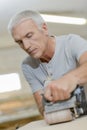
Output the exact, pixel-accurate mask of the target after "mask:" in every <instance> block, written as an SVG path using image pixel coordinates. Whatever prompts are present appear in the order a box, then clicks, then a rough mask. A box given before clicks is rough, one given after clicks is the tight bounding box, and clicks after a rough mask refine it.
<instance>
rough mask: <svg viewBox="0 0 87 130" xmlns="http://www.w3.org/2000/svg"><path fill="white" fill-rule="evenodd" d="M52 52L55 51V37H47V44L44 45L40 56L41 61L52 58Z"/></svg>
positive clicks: (47, 60)
mask: <svg viewBox="0 0 87 130" xmlns="http://www.w3.org/2000/svg"><path fill="white" fill-rule="evenodd" d="M54 52H55V37H49V39H48V45H47V47H46V51H45V53H44V56H43V57H41V58H40V60H41V62H49V61H50V60H51V59H52V57H53V55H54Z"/></svg>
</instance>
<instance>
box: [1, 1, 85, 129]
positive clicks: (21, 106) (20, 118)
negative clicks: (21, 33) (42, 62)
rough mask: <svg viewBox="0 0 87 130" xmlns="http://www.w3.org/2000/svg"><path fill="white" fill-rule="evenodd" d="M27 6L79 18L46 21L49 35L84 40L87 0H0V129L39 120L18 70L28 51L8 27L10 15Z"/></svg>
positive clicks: (26, 86)
mask: <svg viewBox="0 0 87 130" xmlns="http://www.w3.org/2000/svg"><path fill="white" fill-rule="evenodd" d="M26 9H30V10H36V11H39V12H40V13H41V14H47V15H56V16H65V17H72V18H74V17H75V18H82V19H81V20H83V23H81V24H80V19H79V20H78V22H77V21H76V23H72V24H71V23H63V22H64V20H63V21H61V22H56V21H50V20H49V21H47V24H48V27H49V32H50V34H54V35H66V34H69V33H74V34H78V35H80V36H81V37H83V38H85V39H87V0H0V130H3V129H4V130H15V129H16V128H17V127H20V126H22V125H24V124H26V123H29V122H30V121H32V120H37V119H42V117H41V116H40V114H39V112H38V110H37V106H36V104H35V101H34V98H33V96H32V91H31V88H30V86H29V85H28V83H27V82H26V80H25V78H24V76H23V73H22V71H21V62H22V60H23V59H24V58H25V57H26V56H27V54H26V53H25V52H24V51H23V50H21V49H20V48H19V47H18V45H17V44H16V43H14V41H13V39H12V37H11V36H10V34H9V33H8V30H7V26H8V22H9V20H10V18H11V17H12V16H13V15H14V14H15V13H18V12H20V11H23V10H26ZM52 19H53V18H51V20H52ZM45 20H46V19H45ZM67 21H68V22H69V20H67ZM72 21H73V20H71V22H72Z"/></svg>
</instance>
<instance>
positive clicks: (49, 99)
mask: <svg viewBox="0 0 87 130" xmlns="http://www.w3.org/2000/svg"><path fill="white" fill-rule="evenodd" d="M44 97H45V98H46V99H47V100H48V101H52V100H53V97H52V93H51V90H50V89H49V87H46V88H45V92H44Z"/></svg>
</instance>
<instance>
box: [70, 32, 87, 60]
mask: <svg viewBox="0 0 87 130" xmlns="http://www.w3.org/2000/svg"><path fill="white" fill-rule="evenodd" d="M69 43H70V49H71V54H72V55H73V57H74V58H75V59H76V60H77V61H79V58H80V56H81V55H82V54H83V53H84V52H86V51H87V41H86V40H85V39H83V38H81V37H80V36H78V35H74V34H72V35H70V36H69Z"/></svg>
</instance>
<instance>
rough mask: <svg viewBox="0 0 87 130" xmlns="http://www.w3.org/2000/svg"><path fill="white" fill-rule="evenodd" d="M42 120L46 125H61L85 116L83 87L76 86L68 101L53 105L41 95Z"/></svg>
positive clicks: (85, 102)
mask: <svg viewBox="0 0 87 130" xmlns="http://www.w3.org/2000/svg"><path fill="white" fill-rule="evenodd" d="M43 106H44V118H45V121H46V122H47V123H48V124H55V123H62V122H67V121H71V120H74V119H76V118H78V117H81V116H83V115H87V100H86V95H85V91H84V87H83V86H77V88H76V89H75V91H73V93H72V94H71V97H70V98H69V99H68V100H63V101H57V102H55V103H53V102H50V101H47V100H46V99H45V97H44V95H43Z"/></svg>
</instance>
